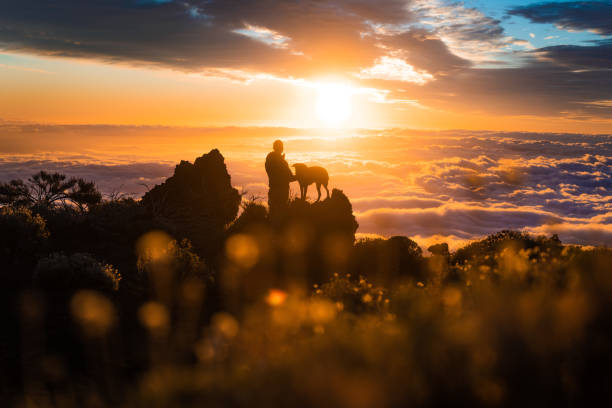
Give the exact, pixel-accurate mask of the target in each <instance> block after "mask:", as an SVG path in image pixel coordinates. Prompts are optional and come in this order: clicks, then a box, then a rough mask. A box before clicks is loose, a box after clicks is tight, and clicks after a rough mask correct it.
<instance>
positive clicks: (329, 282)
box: [0, 151, 612, 407]
mask: <svg viewBox="0 0 612 408" xmlns="http://www.w3.org/2000/svg"><path fill="white" fill-rule="evenodd" d="M45 177H47V179H48V180H49V182H50V183H51V182H57V183H60V182H64V181H63V180H65V179H62V178H61V177H59V176H45V175H44V174H43V175H39V177H38V181H37V182H38V183H41V181H40V180H43V187H42V189H41V191H53V194H56V195H57V194H60V196H61V197H63V198H60V199H58V200H48V199H46V198H45V197H44V194H43V195H38V196H34V195H32V194H29V195H28V197H32V199H28V200H23V199H20V198H19V197H23V195H22V196H19V195H18V194H15V193H11V194H12V195H11V194H5V193H6V192H7V191H8V192H11V191H13V192H14V188H13V187H14V186H19V188H20V189H21V191H26V190H27V183H17V182H16V183H8V184H4V185H1V186H0V201H1V202H3V204H4V206H3V207H2V208H1V209H0V262H1V263H0V264H1V265H2V272H1V276H0V279H1V280H2V282H1V288H2V289H1V290H2V292H3V293H2V294H1V299H2V302H3V304H2V313H3V314H4V316H3V322H5V325H4V326H3V328H2V332H1V334H0V365H1V371H2V373H3V375H2V377H1V379H0V390H1V394H2V396H3V397H2V398H3V400H2V401H0V402H1V403H2V406H36V407H38V406H40V407H47V406H61V407H64V406H88V407H89V406H117V405H120V406H130V407H132V406H142V407H168V406H181V407H185V406H186V407H189V406H194V407H195V406H219V407H221V406H222V407H227V406H230V407H232V406H234V407H241V406H245V407H246V406H249V407H252V406H295V407H301V406H317V407H327V406H330V407H331V406H334V407H338V406H346V407H378V406H380V407H383V406H389V407H392V406H409V405H416V406H448V405H451V404H452V405H470V406H519V405H520V406H536V405H537V406H552V405H563V406H585V405H587V404H588V405H595V404H597V405H598V406H599V405H602V404H603V405H605V404H606V402H609V401H612V395H611V393H612V391H611V390H610V387H609V384H612V374H611V373H610V369H611V368H612V364H611V363H612V361H611V360H612V346H611V344H612V342H611V340H612V317H611V316H610V311H611V310H612V309H611V303H612V273H611V271H610V269H611V268H610V265H612V251H610V250H608V249H604V248H594V249H587V248H580V247H576V246H568V245H563V244H562V243H561V242H560V241H559V239H558V238H557V237H556V236H553V237H532V236H529V235H526V234H523V233H521V232H513V231H503V232H500V233H498V234H494V235H492V236H489V237H487V238H485V239H483V240H481V241H478V242H474V243H472V244H470V245H468V246H466V247H464V248H461V249H459V250H457V251H455V252H452V253H450V252H449V251H448V246H447V245H445V244H439V245H436V246H434V247H431V248H429V250H428V253H429V254H428V255H427V256H424V255H423V253H422V250H421V248H419V247H418V245H416V243H415V242H414V241H412V240H410V239H409V238H407V237H392V238H390V239H386V240H382V239H377V240H363V241H358V242H354V234H355V230H356V228H357V224H356V222H355V219H354V217H353V215H352V209H351V206H350V202H349V200H348V198H347V197H346V196H344V194H342V192H341V191H338V190H334V192H333V193H332V197H331V198H330V199H329V200H326V201H324V202H322V203H316V204H309V203H305V202H301V201H293V202H291V203H290V205H289V208H288V209H287V211H286V213H284V214H282V215H279V216H277V217H273V219H270V215H269V214H268V213H267V209H266V208H265V207H264V206H262V205H260V204H257V203H253V202H249V203H244V204H242V211H241V212H240V215H239V216H238V213H239V206H240V196H239V194H238V192H237V191H236V190H235V189H233V188H232V187H231V183H230V178H229V175H228V174H227V170H226V169H225V164H224V162H223V157H222V156H221V155H220V154H219V152H217V151H212V152H211V153H209V154H207V155H204V156H202V157H201V158H198V159H197V160H196V161H195V162H194V163H193V164H191V163H188V162H182V163H181V164H179V165H178V166H177V169H176V171H175V174H174V176H173V177H171V178H170V179H168V181H166V182H165V183H164V184H162V185H160V186H156V187H155V188H154V189H153V190H151V191H150V192H149V193H147V195H145V196H144V197H143V199H142V200H139V201H135V200H132V199H122V198H120V197H115V198H114V199H109V200H102V199H101V198H100V197H98V195H97V194H96V191H95V188H93V185H92V184H88V183H87V182H85V181H82V180H81V181H80V182H79V181H75V182H74V183H73V182H72V181H71V183H72V184H71V185H70V186H69V187H66V189H68V190H66V189H65V190H62V191H60V192H59V193H58V191H57V190H58V189H60V188H61V187H62V186H58V187H53V189H51V188H50V189H47V190H45V188H46V187H45V185H44V180H45ZM35 181H36V180H35ZM11 186H13V187H11ZM79 186H81V187H79ZM11 188H13V190H10V189H11ZM38 188H40V187H38ZM63 191H67V192H66V193H65V194H64V193H63ZM79 191H80V192H81V194H80V195H79V194H77V192H79ZM26 193H28V192H27V191H26ZM26 193H24V194H26ZM61 194H64V195H61ZM98 194H99V193H98ZM15 197H17V198H15ZM36 197H42V199H36ZM83 197H84V198H83ZM77 200H81V205H78V202H77Z"/></svg>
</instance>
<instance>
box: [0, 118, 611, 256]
mask: <svg viewBox="0 0 612 408" xmlns="http://www.w3.org/2000/svg"><path fill="white" fill-rule="evenodd" d="M35 129H37V130H36V131H34V130H33V128H25V127H20V126H0V142H3V141H6V142H7V143H4V142H3V143H2V145H3V146H9V147H8V148H0V153H1V154H0V180H2V181H5V180H9V179H13V178H23V179H25V178H27V177H28V176H29V175H31V174H32V173H34V172H36V171H38V170H41V169H44V170H49V171H60V172H64V173H66V174H68V175H78V176H82V177H85V178H87V179H92V180H95V181H96V183H97V184H98V186H99V188H100V189H101V190H102V191H103V192H105V193H112V192H121V193H126V194H131V195H133V196H134V197H140V196H141V195H142V194H143V193H144V192H145V191H146V189H147V188H150V187H152V186H153V185H155V184H157V183H160V182H162V181H163V180H164V179H165V178H166V177H168V176H169V175H171V174H172V171H173V169H174V166H175V164H176V163H177V162H178V161H179V160H180V159H184V160H190V161H192V160H193V159H195V157H197V156H199V155H201V154H203V153H206V152H208V151H209V150H210V149H212V148H219V149H220V150H221V152H222V153H223V154H224V156H225V157H226V162H227V164H228V169H229V171H230V174H231V176H232V183H233V184H234V185H235V186H236V187H237V188H239V189H240V190H241V191H242V192H243V193H244V197H245V199H256V200H260V201H262V202H265V201H266V194H267V184H266V183H267V179H266V174H265V171H264V168H263V161H264V159H265V155H266V153H267V151H269V150H270V145H271V143H272V141H273V140H274V139H276V138H279V137H280V138H282V139H283V140H285V147H286V155H287V160H288V161H289V163H290V164H293V163H298V162H303V163H307V164H317V165H322V166H325V167H326V168H327V169H328V171H329V173H330V187H333V188H339V189H341V190H343V191H344V192H345V194H347V196H348V197H349V198H350V200H351V202H352V204H353V210H354V212H355V215H356V217H357V221H358V222H359V230H358V233H359V234H360V236H372V235H376V236H385V237H388V236H392V235H407V236H410V237H411V238H413V239H415V240H416V241H417V242H419V243H420V244H421V245H422V246H424V247H426V246H427V245H429V244H430V243H435V242H440V241H446V242H449V244H450V245H451V247H457V246H459V245H461V244H463V243H464V242H466V241H469V240H473V239H477V238H479V237H482V236H484V235H487V234H491V233H494V232H497V231H500V230H504V229H514V230H524V231H528V232H531V233H534V234H546V235H551V234H558V235H559V237H560V238H561V240H562V241H563V242H566V243H574V244H583V245H608V246H609V245H612V167H611V164H612V135H577V134H550V133H499V132H498V133H495V132H469V131H444V132H424V131H413V130H385V131H352V132H350V133H351V134H350V135H348V136H347V135H346V134H344V133H343V132H341V131H333V132H328V133H325V132H312V134H311V133H310V132H309V131H304V130H291V129H271V130H270V131H269V132H266V130H265V129H239V128H233V129H228V130H227V131H224V130H222V129H216V130H214V131H207V130H194V129H190V130H188V131H185V130H182V131H181V130H177V129H173V128H161V129H160V128H122V127H112V128H105V127H102V128H88V127H80V128H79V129H74V128H69V129H68V130H66V129H57V128H56V127H49V126H47V127H44V126H43V127H37V128H35ZM185 132H187V133H185ZM164 135H165V136H164ZM50 137H51V139H49V138H50ZM16 138H19V139H16ZM79 140H80V142H78V143H77V141H79ZM9 141H10V142H11V143H8V142H9ZM75 146H79V148H75ZM292 191H293V193H294V194H295V193H297V191H299V189H298V188H297V185H294V186H292ZM309 196H310V198H311V199H314V198H316V191H315V189H314V187H311V189H310V191H309Z"/></svg>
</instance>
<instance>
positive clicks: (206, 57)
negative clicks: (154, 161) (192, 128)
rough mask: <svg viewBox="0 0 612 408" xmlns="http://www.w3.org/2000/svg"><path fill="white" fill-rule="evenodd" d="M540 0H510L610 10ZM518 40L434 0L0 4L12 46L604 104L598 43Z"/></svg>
mask: <svg viewBox="0 0 612 408" xmlns="http://www.w3.org/2000/svg"><path fill="white" fill-rule="evenodd" d="M550 4H552V5H554V7H553V6H551V7H552V9H551V10H553V12H552V16H549V15H548V14H546V13H545V9H546V7H544V6H541V5H540V6H538V5H536V6H526V7H523V8H515V9H512V10H511V11H510V12H511V13H514V14H521V13H522V15H525V16H531V17H529V18H533V19H534V21H535V20H537V19H539V20H541V19H545V20H546V19H548V20H555V22H557V23H559V24H561V23H562V24H565V25H572V24H573V25H572V26H573V27H575V28H576V27H580V26H581V25H583V26H584V27H588V28H589V29H594V30H600V31H602V30H603V31H602V32H606V31H605V30H607V29H608V28H609V26H608V25H606V24H609V21H612V19H610V18H607V17H602V18H599V19H598V17H597V16H600V15H603V16H608V14H606V13H608V11H607V10H608V9H609V7H608V6H605V4H604V3H597V2H588V7H587V10H591V11H588V12H585V13H582V12H580V13H578V12H575V8H572V6H571V5H572V4H583V3H575V2H571V3H550ZM593 10H595V11H597V12H595V11H593ZM539 20H538V21H539ZM574 20H575V21H574ZM587 21H590V22H589V23H587ZM606 27H608V28H606ZM517 41H520V40H517V39H514V38H512V37H509V36H507V35H506V33H505V32H504V28H503V26H502V22H501V21H500V20H498V19H495V18H491V17H489V16H487V15H486V14H484V13H483V12H482V11H480V10H478V9H475V8H470V7H467V6H465V5H464V4H463V3H455V2H453V3H449V2H446V1H441V0H433V1H432V0H381V1H377V2H372V1H368V0H330V1H324V2H323V1H318V0H304V1H300V2H295V1H291V2H289V1H281V0H182V1H165V0H164V1H153V0H151V1H142V0H108V1H104V2H91V1H80V0H60V1H54V2H48V1H43V0H22V1H19V2H5V4H3V8H2V13H0V49H4V50H8V51H13V52H25V53H34V54H39V55H45V56H55V57H75V58H88V59H95V60H98V61H103V62H108V63H123V64H131V65H137V66H147V67H160V68H170V69H174V70H180V71H184V72H197V73H200V74H203V75H207V76H214V77H224V78H229V79H231V80H238V81H249V80H253V79H254V78H259V77H262V76H263V77H266V78H271V77H272V78H278V79H296V78H297V79H313V78H319V77H321V76H330V75H331V76H333V75H338V76H341V77H345V78H350V79H351V80H354V81H355V82H356V85H358V86H361V87H363V88H367V89H373V90H375V91H376V92H377V95H379V97H378V99H377V100H379V101H380V102H384V103H394V104H406V103H409V104H412V106H415V107H419V108H423V109H431V110H439V111H450V112H456V113H460V114H463V113H468V112H474V111H479V112H486V113H489V114H503V115H533V116H564V117H567V118H572V119H580V118H593V117H595V118H603V119H605V118H610V117H612V112H611V111H610V109H606V107H602V106H601V105H595V104H594V103H595V102H597V101H607V100H610V99H611V98H612V95H611V91H610V90H611V89H612V83H611V81H612V79H611V76H610V75H609V71H608V68H609V67H610V57H609V56H610V55H611V54H612V52H611V51H610V45H609V43H607V42H605V41H600V42H598V43H595V44H593V45H592V46H578V45H561V46H555V47H546V48H541V49H534V50H530V49H529V48H530V47H531V46H530V45H529V44H528V43H523V45H524V46H525V47H527V49H525V50H522V51H520V52H518V51H516V48H513V47H515V46H516V44H518V43H517ZM491 67H495V68H491ZM407 95H409V96H410V97H409V98H407V97H406V96H407ZM383 96H384V97H383Z"/></svg>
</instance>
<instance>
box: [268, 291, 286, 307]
mask: <svg viewBox="0 0 612 408" xmlns="http://www.w3.org/2000/svg"><path fill="white" fill-rule="evenodd" d="M285 299H287V293H286V292H284V291H282V290H280V289H270V291H269V292H268V296H266V303H267V304H269V305H270V306H280V305H282V304H283V303H284V302H285Z"/></svg>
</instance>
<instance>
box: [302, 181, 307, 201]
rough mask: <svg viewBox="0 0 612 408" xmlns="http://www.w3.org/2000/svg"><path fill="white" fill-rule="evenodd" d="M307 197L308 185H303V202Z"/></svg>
mask: <svg viewBox="0 0 612 408" xmlns="http://www.w3.org/2000/svg"><path fill="white" fill-rule="evenodd" d="M307 196H308V184H304V197H303V200H306V197H307Z"/></svg>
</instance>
